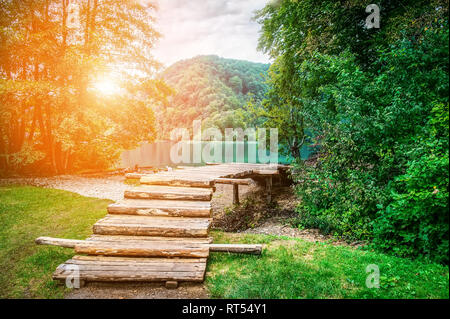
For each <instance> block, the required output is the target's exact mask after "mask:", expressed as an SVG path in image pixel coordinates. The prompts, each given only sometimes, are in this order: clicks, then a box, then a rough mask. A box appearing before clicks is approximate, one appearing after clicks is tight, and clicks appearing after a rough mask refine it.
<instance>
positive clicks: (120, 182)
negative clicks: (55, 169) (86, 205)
mask: <svg viewBox="0 0 450 319" xmlns="http://www.w3.org/2000/svg"><path fill="white" fill-rule="evenodd" d="M124 181H125V177H123V176H110V177H101V178H91V177H80V176H56V177H36V178H8V179H0V186H2V185H31V186H36V187H44V188H53V189H60V190H65V191H69V192H73V193H77V194H80V195H82V196H86V197H94V198H100V199H111V200H113V201H118V200H121V199H123V194H124V192H125V190H127V189H130V188H132V186H129V185H126V184H125V183H124Z"/></svg>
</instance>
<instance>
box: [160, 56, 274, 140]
mask: <svg viewBox="0 0 450 319" xmlns="http://www.w3.org/2000/svg"><path fill="white" fill-rule="evenodd" d="M268 69H269V65H267V64H260V63H252V62H248V61H240V60H231V59H224V58H220V57H218V56H198V57H195V58H193V59H189V60H183V61H180V62H177V63H175V64H174V65H172V66H170V67H169V68H167V69H166V70H165V71H164V72H163V73H162V75H161V77H162V78H163V79H164V80H165V81H166V83H167V84H168V85H169V86H171V87H172V88H173V89H174V91H175V94H174V95H173V96H172V97H171V98H170V99H169V101H168V104H167V105H165V106H164V107H160V108H158V109H157V110H156V113H157V114H158V121H159V126H160V127H159V133H160V138H166V137H168V135H169V134H170V131H171V130H172V129H173V128H177V127H182V128H190V127H192V121H194V120H198V119H202V120H204V126H216V127H219V128H227V127H237V126H239V127H242V126H244V124H243V123H242V117H241V116H239V115H238V114H236V111H237V110H240V109H242V107H243V106H244V105H246V104H247V101H248V100H249V99H252V100H255V101H261V100H262V99H263V98H264V95H265V93H266V91H267V86H266V84H265V75H266V73H267V70H268Z"/></svg>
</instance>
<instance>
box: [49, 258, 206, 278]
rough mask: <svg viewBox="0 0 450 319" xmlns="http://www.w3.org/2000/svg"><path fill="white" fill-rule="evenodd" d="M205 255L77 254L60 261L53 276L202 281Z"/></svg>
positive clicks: (204, 269)
mask: <svg viewBox="0 0 450 319" xmlns="http://www.w3.org/2000/svg"><path fill="white" fill-rule="evenodd" d="M206 262H207V259H206V258H197V259H195V258H189V259H161V258H129V257H128V258H124V257H121V258H117V257H102V256H75V257H74V258H72V259H70V260H68V261H67V262H66V263H64V264H62V265H60V266H59V267H58V268H57V270H56V271H55V273H54V274H53V279H54V280H60V281H64V280H66V278H67V277H71V276H73V275H74V269H76V270H77V271H79V276H80V280H84V281H95V282H158V281H159V282H167V281H186V282H202V281H203V280H204V277H205V271H206Z"/></svg>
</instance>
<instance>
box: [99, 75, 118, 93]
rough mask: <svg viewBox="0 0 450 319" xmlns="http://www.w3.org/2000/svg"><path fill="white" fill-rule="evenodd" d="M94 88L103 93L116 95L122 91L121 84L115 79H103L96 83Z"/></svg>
mask: <svg viewBox="0 0 450 319" xmlns="http://www.w3.org/2000/svg"><path fill="white" fill-rule="evenodd" d="M94 89H95V90H96V91H98V92H99V93H101V94H103V95H115V94H118V93H119V92H120V87H119V85H118V84H117V83H116V82H114V81H113V80H109V79H102V80H99V81H97V82H96V83H94Z"/></svg>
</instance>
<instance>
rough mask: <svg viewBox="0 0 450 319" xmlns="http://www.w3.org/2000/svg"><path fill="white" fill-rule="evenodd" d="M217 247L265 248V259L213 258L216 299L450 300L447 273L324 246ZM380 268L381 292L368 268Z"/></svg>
mask: <svg viewBox="0 0 450 319" xmlns="http://www.w3.org/2000/svg"><path fill="white" fill-rule="evenodd" d="M214 238H215V241H216V242H217V243H220V242H222V243H262V244H266V248H265V249H264V251H263V255H262V256H261V257H256V256H236V255H228V254H216V253H215V254H212V256H211V258H210V262H209V265H208V276H207V280H206V284H207V287H208V288H209V290H210V293H211V295H212V297H214V298H233V299H234V298H243V299H247V298H264V299H280V298H281V299H303V298H306V299H312V298H314V299H325V298H327V299H328V298H332V299H341V298H349V299H350V298H351V299H353V298H356V299H367V298H370V299H372V298H389V299H410V298H420V299H425V298H446V299H448V298H449V272H448V267H444V266H441V265H436V264H426V263H422V262H418V261H412V260H408V259H401V258H396V257H391V256H387V255H383V254H379V253H375V252H370V251H363V250H360V249H352V248H349V247H335V246H332V245H330V244H325V243H309V242H305V241H303V240H299V239H297V240H293V239H289V238H276V237H272V236H256V235H231V234H224V233H220V232H215V233H214ZM371 264H375V265H378V266H379V268H380V275H381V277H380V284H381V288H380V289H368V288H367V287H366V278H367V276H368V274H367V273H366V268H367V266H368V265H371Z"/></svg>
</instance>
